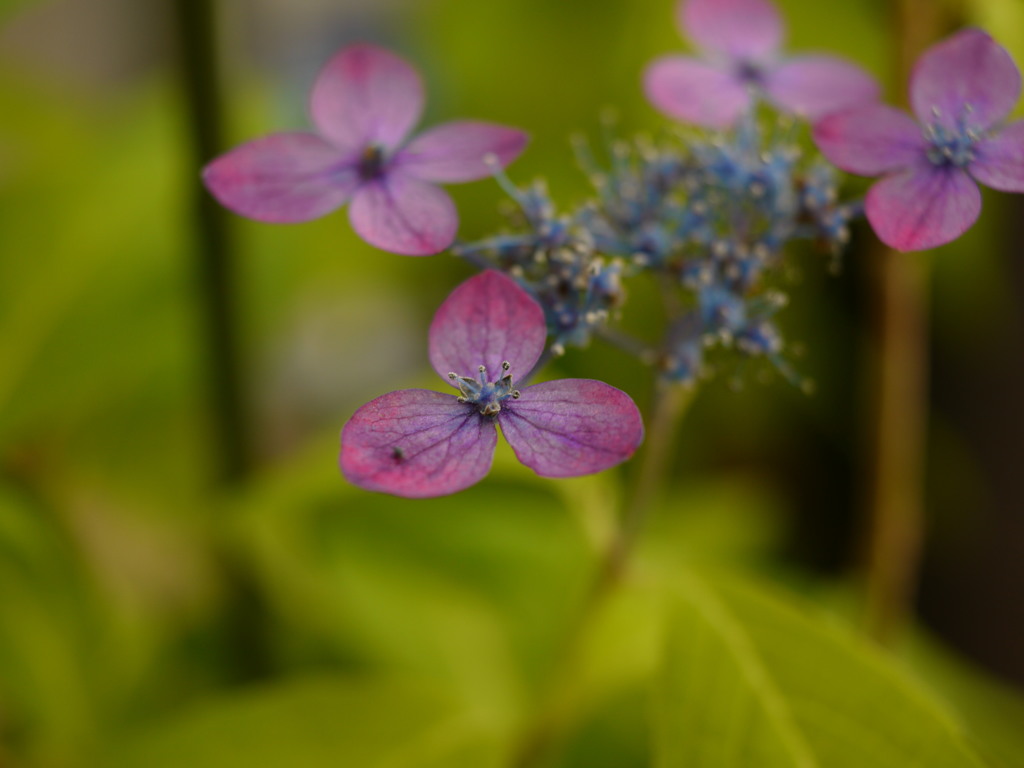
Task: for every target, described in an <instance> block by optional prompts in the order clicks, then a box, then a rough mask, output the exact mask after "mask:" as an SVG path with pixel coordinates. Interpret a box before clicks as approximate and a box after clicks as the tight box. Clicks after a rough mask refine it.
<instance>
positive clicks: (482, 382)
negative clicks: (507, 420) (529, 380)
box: [448, 360, 519, 416]
mask: <svg viewBox="0 0 1024 768" xmlns="http://www.w3.org/2000/svg"><path fill="white" fill-rule="evenodd" d="M511 367H512V365H511V364H510V363H509V362H508V361H507V360H506V361H505V362H503V363H502V364H501V370H502V373H503V374H504V375H503V376H502V377H501V378H500V379H498V380H497V381H488V376H487V366H484V365H481V366H480V367H479V368H477V377H476V378H475V379H473V378H470V377H468V376H459V375H458V374H456V373H449V374H448V378H449V379H451V380H452V381H453V382H455V385H456V386H457V387H458V388H459V392H461V393H462V394H461V395H459V402H460V403H471V404H472V405H475V406H477V407H478V408H479V409H480V413H481V414H483V415H484V416H494V415H496V414H497V413H498V412H500V411H501V404H502V403H503V402H504V401H505V400H508V399H509V398H510V397H511V398H512V399H513V400H517V399H518V398H519V390H518V389H513V388H512V374H511V373H509V372H508V371H509V369H510V368H511Z"/></svg>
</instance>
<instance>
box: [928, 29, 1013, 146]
mask: <svg viewBox="0 0 1024 768" xmlns="http://www.w3.org/2000/svg"><path fill="white" fill-rule="evenodd" d="M1020 90H1021V77H1020V70H1018V69H1017V65H1016V64H1014V62H1013V59H1012V58H1011V57H1010V54H1008V53H1007V52H1006V49H1005V48H1003V47H1002V46H1001V45H999V44H998V43H997V42H996V41H995V40H993V39H992V38H991V37H990V36H989V35H988V33H987V32H983V31H982V30H980V29H965V30H963V31H962V32H958V33H957V34H955V35H953V36H952V37H949V38H947V39H945V40H943V41H942V42H940V43H937V44H935V45H933V46H932V47H931V48H929V49H928V50H927V51H925V52H924V53H923V54H922V55H921V58H919V59H918V60H917V64H915V65H914V72H913V74H912V75H911V77H910V103H911V106H912V107H913V108H914V114H915V115H917V119H918V120H920V121H921V122H922V123H931V122H933V121H934V120H935V119H936V118H935V116H934V114H933V111H932V110H933V109H938V111H939V117H938V121H939V122H940V123H941V124H942V125H944V126H945V127H947V128H956V127H957V123H958V120H960V119H961V118H963V117H964V110H965V108H966V107H967V106H968V105H970V108H971V115H970V120H969V124H970V125H971V126H973V127H975V128H979V129H986V128H989V127H991V126H992V125H994V124H995V123H998V122H999V121H1000V120H1002V119H1003V118H1005V117H1006V116H1007V115H1008V114H1010V111H1011V110H1012V109H1013V107H1014V105H1015V104H1016V103H1017V99H1019V98H1020Z"/></svg>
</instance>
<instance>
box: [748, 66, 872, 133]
mask: <svg viewBox="0 0 1024 768" xmlns="http://www.w3.org/2000/svg"><path fill="white" fill-rule="evenodd" d="M764 87H765V90H766V91H767V92H768V96H769V97H770V98H771V99H772V101H774V102H775V103H776V104H778V105H779V106H780V107H782V108H783V109H785V110H786V111H788V112H794V113H796V114H798V115H802V116H803V117H805V118H807V119H808V120H811V121H814V120H817V119H818V118H820V117H823V116H824V115H827V114H828V113H829V112H838V111H839V110H841V109H847V108H849V107H854V106H857V105H858V104H869V103H871V102H873V101H877V100H878V83H876V82H875V79H874V78H873V77H871V75H869V74H868V73H867V72H865V71H864V70H863V69H861V68H860V67H858V66H856V65H855V64H851V63H850V62H848V61H844V60H843V59H839V58H836V57H834V56H798V57H796V58H791V59H787V60H786V61H785V62H783V63H782V64H780V65H779V66H778V67H776V68H775V69H774V70H772V71H770V72H769V73H768V75H767V76H766V77H765V85H764Z"/></svg>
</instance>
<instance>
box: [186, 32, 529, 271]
mask: <svg viewBox="0 0 1024 768" xmlns="http://www.w3.org/2000/svg"><path fill="white" fill-rule="evenodd" d="M423 101H424V96H423V84H422V82H421V80H420V76H419V74H418V73H417V72H416V70H415V69H413V68H412V67H411V66H410V65H409V64H408V63H407V62H406V61H405V60H403V59H401V58H399V57H398V56H396V55H395V54H393V53H391V52H389V51H386V50H383V49H381V48H376V47H374V46H371V45H354V46H352V47H350V48H346V49H344V50H343V51H341V52H340V53H338V54H337V55H336V56H335V57H334V58H333V59H331V61H330V62H328V64H327V66H325V67H324V69H323V70H322V71H321V72H320V75H319V77H318V78H317V81H316V84H315V85H314V86H313V93H312V96H311V99H310V111H311V114H312V118H313V124H314V125H315V126H316V128H317V133H298V132H296V133H275V134H272V135H270V136H266V137H264V138H262V139H257V140H255V141H251V142H249V143H247V144H243V145H242V146H240V147H237V148H236V149H234V150H232V151H230V152H228V153H227V154H225V155H222V156H220V157H218V158H217V159H216V160H214V161H213V162H212V163H210V164H209V165H208V166H207V167H206V169H205V170H204V171H203V180H204V181H205V182H206V186H207V187H208V188H209V189H210V191H211V192H212V193H213V195H214V196H215V197H216V198H217V199H218V200H219V201H220V202H221V203H222V204H223V205H225V206H226V207H228V208H230V209H231V210H233V211H235V212H236V213H239V214H241V215H243V216H247V217H249V218H251V219H257V220H258V221H267V222H276V223H283V222H298V221H308V220H310V219H315V218H319V217H320V216H323V215H324V214H326V213H330V212H331V211H333V210H335V209H336V208H339V207H341V206H342V205H344V204H345V203H347V202H349V201H351V203H352V205H351V208H350V209H349V218H350V220H351V222H352V227H353V229H355V231H356V232H357V233H358V234H359V236H360V237H362V238H363V239H364V240H366V241H367V242H368V243H370V244H371V245H375V246H377V247H378V248H382V249H383V250H386V251H392V252H393V253H401V254H405V255H407V256H426V255H429V254H432V253H438V252H440V251H443V250H444V249H445V248H447V247H448V246H449V245H451V243H452V241H453V240H454V239H455V232H456V229H457V227H458V215H457V214H456V212H455V205H454V203H453V202H452V199H451V198H450V197H449V196H448V193H446V192H445V191H444V190H442V189H440V188H438V187H437V186H435V183H436V182H444V183H453V182H462V181H473V180H475V179H480V178H484V177H485V176H489V175H491V173H493V170H494V168H493V167H492V165H491V164H490V163H498V164H500V165H501V166H504V165H506V164H508V163H510V162H511V161H512V160H514V159H515V158H516V157H517V156H518V155H519V153H520V152H521V151H522V150H523V147H524V146H525V145H526V134H524V133H523V132H522V131H518V130H515V129H513V128H506V127H504V126H500V125H493V124H490V123H482V122H474V121H459V122H452V123H445V124H444V125H439V126H437V127H436V128H432V129H431V130H429V131H426V132H425V133H422V134H420V135H419V136H417V137H415V138H413V139H412V140H409V141H407V140H406V139H407V137H408V135H409V132H410V131H411V130H412V128H413V126H414V125H415V124H416V122H417V121H418V120H419V117H420V113H421V112H422V111H423Z"/></svg>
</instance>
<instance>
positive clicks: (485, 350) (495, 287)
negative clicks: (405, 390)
mask: <svg viewBox="0 0 1024 768" xmlns="http://www.w3.org/2000/svg"><path fill="white" fill-rule="evenodd" d="M546 338H547V325H546V323H545V321H544V310H543V309H541V307H540V304H538V303H537V302H536V300H535V299H534V298H533V297H532V296H530V294H528V293H527V292H526V291H525V290H523V289H522V288H521V287H519V285H518V284H517V283H516V281H515V280H513V279H512V278H510V277H507V276H506V275H503V274H501V273H500V272H495V271H494V270H487V271H486V272H482V273H481V274H479V275H477V276H476V277H471V278H470V279H469V280H467V281H466V282H464V283H463V284H462V285H460V286H459V287H458V288H456V289H455V290H454V291H452V292H451V294H449V296H448V298H447V299H445V300H444V303H443V304H441V306H440V307H439V308H438V310H437V313H436V314H435V315H434V320H433V322H431V324H430V364H431V365H432V366H434V370H435V371H437V374H438V376H441V377H443V378H444V380H445V381H448V373H449V372H454V373H456V374H458V375H459V376H468V377H476V375H477V371H478V368H479V366H481V365H483V366H486V368H487V376H488V379H489V380H490V381H497V380H498V379H499V378H500V377H501V375H502V370H501V364H502V363H503V362H505V361H508V362H509V363H510V364H511V365H512V369H511V371H510V373H511V374H512V377H513V380H515V379H516V378H522V377H523V376H525V375H526V374H528V373H529V372H530V370H531V369H532V368H533V366H534V365H535V364H536V362H537V360H539V359H540V356H541V353H542V352H543V351H544V341H545V339H546Z"/></svg>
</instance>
